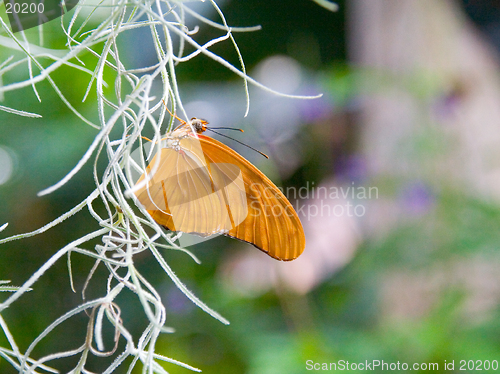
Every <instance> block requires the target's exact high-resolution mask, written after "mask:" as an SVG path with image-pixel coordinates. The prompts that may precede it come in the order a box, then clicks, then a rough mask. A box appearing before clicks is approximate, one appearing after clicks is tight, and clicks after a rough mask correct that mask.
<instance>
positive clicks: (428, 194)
mask: <svg viewBox="0 0 500 374" xmlns="http://www.w3.org/2000/svg"><path fill="white" fill-rule="evenodd" d="M401 201H402V205H403V209H404V210H405V211H407V212H409V213H410V214H414V215H423V214H425V213H427V212H428V211H429V210H430V209H431V208H432V206H433V205H434V203H435V197H434V194H433V193H432V191H431V189H430V188H429V187H428V186H427V185H426V184H425V183H423V182H421V181H417V182H412V183H409V184H407V185H406V186H405V187H403V190H402V193H401Z"/></svg>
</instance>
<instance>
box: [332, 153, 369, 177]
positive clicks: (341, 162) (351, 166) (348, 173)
mask: <svg viewBox="0 0 500 374" xmlns="http://www.w3.org/2000/svg"><path fill="white" fill-rule="evenodd" d="M367 173H368V172H367V164H366V160H365V159H364V157H363V156H361V155H359V154H353V155H345V156H341V157H340V158H339V159H338V160H337V162H336V165H335V175H336V176H337V178H338V179H339V180H343V181H347V182H349V183H350V182H354V183H356V184H362V183H363V182H364V181H365V180H366V178H367Z"/></svg>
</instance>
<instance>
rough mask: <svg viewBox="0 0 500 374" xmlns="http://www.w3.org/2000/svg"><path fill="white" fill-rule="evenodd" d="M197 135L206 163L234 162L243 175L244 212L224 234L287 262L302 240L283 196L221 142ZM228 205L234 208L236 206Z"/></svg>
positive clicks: (302, 244)
mask: <svg viewBox="0 0 500 374" xmlns="http://www.w3.org/2000/svg"><path fill="white" fill-rule="evenodd" d="M198 138H199V140H200V143H201V148H202V150H203V154H204V156H205V159H206V161H207V164H208V165H212V164H217V165H219V164H222V165H227V164H230V165H235V166H237V167H238V169H239V170H240V171H241V174H242V177H243V182H244V188H245V194H246V198H247V199H246V200H247V202H246V204H247V209H248V214H247V216H246V218H245V219H244V220H243V222H241V223H240V224H239V225H237V226H236V227H234V228H232V229H231V230H229V232H228V233H224V235H227V236H230V237H233V238H236V239H240V240H242V241H245V242H248V243H251V244H253V245H254V246H255V247H257V248H259V249H260V250H262V251H263V252H266V253H267V254H268V255H269V256H271V257H274V258H276V259H278V260H284V261H290V260H293V259H295V258H297V257H298V256H300V254H301V253H302V252H303V251H304V248H305V243H306V242H305V236H304V230H303V228H302V224H301V222H300V219H299V217H298V216H297V213H296V212H295V210H294V209H293V207H292V205H291V204H290V202H289V201H288V199H287V198H286V197H285V195H283V193H282V192H281V191H280V190H279V189H278V188H277V187H276V186H275V185H274V183H273V182H272V181H271V180H270V179H269V178H267V177H266V176H265V175H264V174H263V173H262V172H261V171H260V170H259V169H257V168H256V167H255V166H254V165H252V164H251V163H250V162H249V161H248V160H246V159H245V158H243V157H242V156H241V155H239V154H238V153H237V152H235V151H234V150H232V149H231V148H229V147H228V146H226V145H225V144H223V143H221V142H219V141H217V140H215V139H213V138H210V137H208V136H204V135H198ZM227 177H228V178H230V177H231V176H230V175H229V176H227ZM230 207H231V210H234V209H237V208H238V205H237V204H234V206H231V205H230Z"/></svg>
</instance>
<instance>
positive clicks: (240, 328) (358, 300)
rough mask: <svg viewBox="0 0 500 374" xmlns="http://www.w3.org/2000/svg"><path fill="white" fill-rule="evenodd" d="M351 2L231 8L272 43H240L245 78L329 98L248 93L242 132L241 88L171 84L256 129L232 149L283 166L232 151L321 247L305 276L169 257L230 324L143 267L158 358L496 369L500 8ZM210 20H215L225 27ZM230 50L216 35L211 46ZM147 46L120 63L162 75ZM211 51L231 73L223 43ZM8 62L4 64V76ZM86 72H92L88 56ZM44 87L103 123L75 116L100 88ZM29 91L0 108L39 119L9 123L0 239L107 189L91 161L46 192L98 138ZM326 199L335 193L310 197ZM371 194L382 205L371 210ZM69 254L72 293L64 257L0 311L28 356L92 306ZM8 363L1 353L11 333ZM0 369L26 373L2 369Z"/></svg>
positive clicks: (46, 347)
mask: <svg viewBox="0 0 500 374" xmlns="http://www.w3.org/2000/svg"><path fill="white" fill-rule="evenodd" d="M338 4H339V6H340V10H339V12H337V13H330V12H328V11H327V10H325V9H323V8H321V7H320V6H318V5H317V4H315V3H314V2H312V1H308V0H300V1H294V2H293V4H290V2H278V1H265V0H252V1H243V0H232V1H225V2H221V3H220V5H221V8H222V10H223V11H224V14H225V16H226V19H227V21H228V23H229V24H230V25H234V26H253V25H258V24H259V25H262V30H261V31H257V32H253V33H238V34H235V38H236V41H237V42H238V45H239V47H240V49H241V53H242V55H243V58H244V60H245V63H246V66H247V70H248V72H249V74H250V75H251V76H254V77H256V78H257V79H258V80H259V81H262V82H263V83H265V84H268V85H270V86H271V87H275V88H277V89H278V90H280V89H281V90H283V91H285V92H286V91H287V90H288V91H290V92H288V93H295V94H311V95H312V94H317V93H320V92H321V93H323V94H324V95H323V97H322V98H320V99H317V100H307V101H297V100H291V99H283V98H277V97H273V96H271V95H269V94H267V93H265V92H263V91H261V90H259V89H254V88H251V104H250V105H251V106H250V114H249V116H248V117H247V118H243V114H244V111H245V102H244V100H245V97H244V91H243V84H242V81H241V80H240V79H238V78H237V77H235V76H234V75H233V74H232V73H231V72H229V71H228V70H227V69H225V68H223V67H222V66H220V65H218V64H217V63H215V62H213V61H211V60H209V59H208V58H205V57H203V56H200V57H199V58H196V59H194V60H192V61H190V62H188V63H186V64H181V65H180V66H179V68H178V70H177V74H178V77H177V78H178V81H179V84H180V87H181V95H182V97H183V101H184V104H185V105H186V108H187V110H188V113H189V114H192V115H193V116H199V117H202V118H206V119H208V120H209V121H210V122H211V123H212V124H214V125H217V126H235V127H241V128H244V129H245V135H244V136H243V135H242V138H240V137H238V139H239V140H243V141H245V142H246V143H247V144H249V145H251V146H253V147H256V148H258V149H260V150H262V151H263V152H266V153H268V154H269V155H270V156H271V160H270V161H266V160H263V159H261V157H260V156H259V155H258V154H256V153H253V152H252V151H250V150H248V149H245V148H243V149H242V148H240V147H239V146H238V145H237V144H236V143H231V142H230V141H226V140H224V142H225V143H226V144H228V145H230V146H231V147H233V148H234V149H237V150H238V151H239V152H241V153H242V154H243V155H244V156H245V157H248V158H249V159H250V160H251V161H252V162H254V163H255V164H256V165H257V166H258V167H259V168H261V169H262V170H263V171H265V172H266V174H267V175H269V176H270V178H271V179H273V180H274V181H275V182H276V183H277V184H278V185H280V186H283V187H284V188H288V191H289V192H290V193H289V195H288V197H289V198H290V200H291V201H292V203H293V205H294V206H296V207H305V208H304V209H302V210H300V211H299V214H300V216H301V219H302V222H303V225H304V228H305V232H306V239H307V247H306V250H305V253H304V254H303V255H302V256H301V258H299V259H298V260H296V261H294V262H292V263H278V262H276V261H274V260H272V259H271V258H269V257H267V256H266V255H264V254H263V253H260V252H259V251H257V250H256V249H255V248H253V247H252V246H250V245H245V244H242V243H239V242H236V241H233V240H231V239H229V238H217V239H214V240H211V241H208V242H205V243H202V244H199V245H197V246H195V247H193V248H192V249H193V252H194V253H195V254H196V255H197V256H198V257H199V258H200V259H201V261H202V264H201V265H196V264H195V263H193V261H192V260H191V259H190V258H189V257H188V256H186V255H185V254H182V253H179V252H174V251H172V252H164V256H165V258H166V259H167V261H168V262H169V264H170V266H171V267H172V269H173V270H174V271H175V272H176V274H177V275H178V276H179V277H180V278H181V279H182V280H183V281H184V282H185V283H186V284H187V286H188V287H189V288H190V289H191V290H193V291H194V293H195V294H196V295H197V296H198V297H200V299H201V300H203V301H204V302H206V303H207V304H208V305H209V306H210V307H212V308H213V309H215V310H216V311H218V312H219V313H221V314H222V315H223V316H224V317H226V318H227V319H228V320H229V321H230V322H231V324H230V325H229V326H224V325H223V324H221V323H220V322H218V321H216V320H214V319H213V318H211V317H210V316H209V315H207V314H205V313H204V312H203V311H201V310H200V309H198V308H197V307H196V306H195V305H193V304H192V303H191V302H190V301H189V300H188V299H187V298H186V297H185V296H184V295H183V294H182V293H181V292H180V291H179V290H178V289H176V287H175V286H174V284H173V283H172V282H171V281H170V279H169V278H168V276H167V275H166V274H164V273H163V272H162V270H161V268H160V267H159V266H158V264H157V263H156V261H155V260H154V258H153V256H151V255H149V254H142V255H141V256H140V257H139V258H137V259H136V261H137V266H138V268H139V270H140V271H141V272H142V273H143V274H147V275H148V277H149V278H148V280H149V281H150V282H151V283H152V284H153V285H155V286H156V288H157V290H159V292H161V295H162V298H163V300H164V303H165V305H166V308H167V322H166V325H167V326H171V327H173V328H175V330H176V332H175V333H173V334H164V335H162V336H161V338H160V340H159V342H158V353H160V354H163V355H165V356H168V357H171V358H173V359H176V360H179V361H182V362H185V363H187V364H189V365H192V366H194V367H197V368H200V369H201V370H202V371H203V372H204V373H231V374H232V373H248V374H272V373H305V372H308V367H307V366H306V362H307V361H308V360H311V361H312V362H314V363H324V362H326V363H330V362H338V361H339V360H346V361H349V362H351V363H364V362H365V361H372V360H380V361H382V360H383V361H384V362H386V363H396V362H398V361H399V362H400V363H408V364H409V365H413V363H438V364H439V370H435V371H437V372H444V371H447V372H450V371H451V372H453V370H445V368H444V363H445V361H446V362H448V363H450V362H452V361H453V360H454V362H455V370H454V371H460V370H459V368H460V366H461V365H460V360H466V361H467V362H469V360H473V363H474V365H477V362H479V361H477V360H480V361H481V360H482V361H485V360H489V362H493V361H494V360H496V361H497V362H498V361H500V353H499V352H500V309H499V307H498V305H499V301H500V273H499V272H498V268H499V265H500V256H499V254H498V247H499V242H500V230H499V225H500V205H499V198H500V177H499V176H500V154H499V151H498V150H499V149H500V113H499V109H498V108H500V106H498V102H499V101H497V99H500V83H499V81H500V79H499V74H498V73H499V71H500V70H499V66H500V65H499V62H498V56H497V54H498V51H497V49H496V47H495V45H497V43H498V41H499V40H500V38H499V37H498V35H500V34H498V33H497V30H500V27H498V25H500V15H499V12H500V10H499V9H500V7H498V5H496V3H495V2H489V1H466V0H464V1H463V2H459V1H454V2H453V1H444V0H436V1H434V0H432V1H428V0H425V1H419V0H402V1H399V2H394V1H391V2H389V1H384V0H373V1H372V0H353V1H340V2H338ZM206 8H207V9H208V8H209V7H206ZM199 9H201V10H200V11H203V7H200V8H199ZM204 15H205V16H207V17H208V18H211V19H216V15H215V13H214V12H208V13H204ZM46 26H47V27H46V36H45V43H46V44H45V46H47V47H51V48H63V47H64V41H65V39H64V35H63V34H62V32H60V31H59V28H58V24H57V21H56V22H55V23H54V22H51V23H50V24H47V25H46ZM217 36H220V32H219V31H217V30H214V29H213V28H210V27H207V26H204V27H201V29H200V31H199V35H197V40H198V41H199V42H200V43H201V42H203V41H208V40H210V39H212V38H214V37H217ZM143 37H144V35H143V34H141V31H137V32H135V33H131V34H130V35H129V34H127V35H125V36H124V37H123V45H124V46H125V45H133V46H134V48H133V49H132V50H131V49H130V48H129V49H128V51H129V56H126V57H125V58H124V60H125V61H128V63H129V64H130V66H129V67H130V68H132V67H140V66H145V65H148V64H151V63H153V62H154V55H153V50H152V45H148V42H147V40H144V39H143ZM125 50H126V49H125ZM211 50H212V51H213V52H215V53H218V54H220V55H221V56H223V57H224V58H226V59H228V60H229V61H231V62H233V63H234V64H237V57H236V54H235V52H234V49H232V45H231V43H230V42H225V43H222V44H219V45H217V46H215V47H214V48H213V49H211ZM10 53H11V51H8V50H0V62H2V61H4V60H5V59H6V58H7V57H8V55H9V54H10ZM82 59H83V61H84V62H86V63H88V64H89V66H93V65H92V64H95V59H93V58H92V57H91V56H90V55H86V56H83V57H82ZM23 69H25V66H24V65H23V67H20V68H19V69H18V71H16V72H14V73H15V74H12V75H5V76H3V77H1V78H2V79H3V84H7V83H10V82H11V80H12V81H14V80H15V79H18V78H17V77H18V76H23V75H26V72H25V70H23ZM70 74H71V75H70ZM51 76H52V77H53V79H54V80H55V81H56V82H57V83H58V84H59V85H60V87H61V88H62V90H63V92H64V94H65V95H66V97H67V98H68V99H69V101H70V102H71V103H72V104H73V105H75V106H76V107H77V108H78V109H79V110H80V111H82V113H84V114H85V115H86V116H88V117H89V118H90V119H93V120H96V118H97V110H96V106H95V91H92V90H91V94H90V96H89V98H88V99H87V101H86V102H85V103H83V104H82V103H81V100H82V98H83V94H84V92H85V89H86V86H87V84H88V80H89V76H88V75H85V74H83V73H81V74H75V73H74V71H73V70H70V69H68V68H61V69H59V70H58V71H57V72H56V73H54V74H52V75H51ZM110 86H111V88H110V91H109V92H108V93H111V92H112V91H111V90H112V86H113V85H112V84H111V85H110ZM37 89H38V90H39V92H40V95H41V97H42V103H39V102H38V101H37V100H36V97H35V95H34V94H33V92H32V90H31V89H24V90H20V91H14V92H7V93H5V96H4V100H3V101H2V102H1V104H2V105H4V106H11V107H15V108H16V109H22V110H29V111H31V112H36V113H39V114H41V115H43V119H27V118H22V117H18V116H15V115H11V114H7V113H5V112H0V183H1V184H0V225H1V224H3V223H5V222H9V227H8V228H7V229H6V230H5V231H4V232H2V233H1V236H2V237H6V236H10V235H14V234H19V233H23V232H28V231H32V230H35V229H37V228H39V227H41V226H43V225H44V224H46V223H48V222H50V221H51V220H53V219H55V218H56V217H58V216H59V215H61V214H62V213H64V212H66V211H67V210H68V209H70V208H71V207H73V206H74V205H76V204H77V203H79V202H80V201H82V200H83V199H84V198H85V197H86V196H87V195H88V194H89V193H90V192H91V191H92V190H93V188H94V181H93V178H92V174H91V173H92V167H91V165H87V166H86V167H84V168H83V169H82V170H81V171H80V172H79V173H78V174H77V175H76V176H75V177H74V178H73V179H72V180H71V181H70V182H69V183H68V184H67V185H66V186H64V187H63V188H61V189H60V190H58V191H57V192H55V193H53V194H51V195H48V196H44V197H41V198H39V197H37V196H36V193H37V192H38V191H40V190H42V189H44V188H46V187H48V186H50V185H52V184H54V183H55V182H57V181H59V180H60V179H61V178H62V177H63V176H64V175H65V174H66V173H67V172H68V171H69V170H71V168H72V167H73V166H74V165H75V164H76V163H77V162H78V160H79V159H80V157H81V156H82V155H83V153H84V152H85V150H86V149H87V147H88V146H89V144H90V143H91V142H92V140H93V138H94V136H95V135H96V130H95V129H93V128H91V127H89V126H87V125H85V124H84V123H82V121H80V120H79V119H77V118H76V117H75V116H74V115H73V114H72V113H71V112H70V111H69V110H68V109H67V108H66V107H65V106H64V105H63V104H62V103H61V101H60V99H59V98H57V96H56V95H55V94H54V92H53V90H52V89H51V87H50V86H49V84H47V83H46V82H42V83H39V84H37ZM497 107H498V108H497ZM145 135H148V134H145ZM101 161H103V162H104V161H105V160H101ZM99 167H102V168H103V167H104V164H103V163H101V164H100V165H99ZM319 186H321V187H324V188H326V190H327V191H329V192H328V195H327V196H324V195H323V196H318V193H319V191H320V190H319V188H318V187H319ZM370 187H371V188H372V189H374V190H373V191H376V194H375V193H374V194H373V195H370V196H367V195H363V194H360V193H361V192H363V191H365V192H366V191H368V189H369V188H370ZM301 188H302V190H299V189H301ZM293 191H299V192H301V194H297V195H293V194H292V192H293ZM323 191H325V190H323ZM335 191H337V194H335V193H334V192H335ZM342 191H343V192H344V193H345V192H346V191H348V193H347V194H346V196H342V193H343V192H342ZM353 191H355V194H354V195H353V194H352V192H353ZM333 195H335V196H333ZM348 204H352V206H353V207H358V210H357V211H354V212H356V214H349V213H348V211H347V206H348ZM325 206H328V207H329V208H328V209H327V208H322V207H325ZM339 206H340V208H338V210H334V209H335V207H339ZM95 228H97V224H96V222H95V221H94V220H93V219H92V218H91V217H90V215H89V214H88V213H87V212H86V211H85V210H84V211H83V212H81V213H79V214H78V215H76V216H75V217H72V218H70V219H68V220H66V221H65V222H63V223H62V224H60V225H59V226H57V227H55V228H53V229H51V230H49V231H47V232H46V233H44V234H42V235H38V236H35V237H33V238H29V239H25V240H20V241H14V242H11V243H8V244H4V245H2V246H0V279H2V280H4V279H8V280H11V281H12V284H13V285H22V284H23V282H25V281H26V280H27V278H28V277H29V276H30V275H31V274H32V273H33V272H34V271H36V270H37V269H38V268H39V267H40V266H41V265H42V264H43V263H44V262H45V261H46V260H47V259H48V258H49V257H50V256H51V255H52V254H53V253H55V252H56V251H57V250H58V249H59V248H61V247H63V246H64V245H65V244H67V243H68V242H70V241H72V240H74V239H75V238H78V237H79V236H81V235H84V234H86V233H88V232H89V231H91V230H93V229H95ZM98 243H99V242H98V241H95V242H94V243H93V244H98ZM91 244H92V243H91ZM91 244H87V245H85V248H87V249H92V245H91ZM73 256H74V257H73V274H74V276H75V286H76V288H77V293H73V292H72V291H71V289H70V284H69V278H68V273H67V267H66V262H65V261H64V260H61V261H59V263H58V264H57V265H56V266H54V267H53V268H52V269H51V270H50V271H49V272H47V273H46V274H45V275H44V276H43V277H42V278H41V279H40V281H38V282H37V283H36V284H35V286H34V290H33V291H32V292H30V293H28V294H26V295H25V296H23V297H22V298H21V299H20V300H18V301H17V302H16V303H15V304H14V305H13V306H12V307H11V308H9V309H7V310H5V311H4V312H2V316H3V318H5V319H6V320H7V322H8V324H9V326H10V328H11V331H12V332H13V334H14V336H15V338H16V342H17V343H18V345H19V346H20V348H21V351H22V350H24V349H26V347H27V346H28V345H29V344H30V343H31V342H32V340H33V339H34V338H35V337H36V336H37V335H38V334H39V333H40V332H41V331H43V329H44V328H45V327H46V326H47V325H49V324H50V323H51V322H52V321H53V320H54V319H56V318H57V317H59V316H60V315H61V314H63V313H64V312H66V311H67V310H69V309H71V308H73V307H74V306H76V305H78V303H79V302H81V295H80V291H81V289H82V287H83V283H84V281H85V278H86V276H87V274H88V272H89V270H90V268H91V267H92V265H93V263H92V261H90V260H89V259H88V258H85V257H83V256H78V255H73ZM105 279H106V272H105V271H104V270H103V269H100V270H98V272H97V274H96V277H95V279H93V281H92V282H91V284H90V286H89V289H88V292H87V297H88V298H92V297H98V296H100V295H102V294H103V293H104V292H105V289H104V287H105ZM7 296H8V294H2V295H0V297H1V298H2V300H4V299H5V298H6V297H7ZM129 297H130V299H129V300H127V299H125V296H122V297H121V299H119V301H120V302H121V306H122V313H123V319H124V321H125V324H126V325H127V326H128V327H129V328H130V330H131V331H132V332H134V333H135V334H137V335H138V334H140V333H141V332H142V331H143V329H144V327H145V324H146V320H145V318H144V315H143V313H142V310H141V307H140V304H139V303H138V301H137V300H136V299H135V297H134V296H133V295H129ZM124 305H126V306H127V307H126V308H125V307H124ZM87 322H88V317H87V316H86V315H80V316H79V317H78V318H74V319H72V320H71V323H66V324H65V325H64V329H62V328H60V329H58V330H56V331H55V332H54V333H52V334H51V335H50V336H49V337H48V338H47V339H46V340H45V343H44V344H41V345H39V347H38V348H37V349H36V350H35V353H34V356H36V357H39V356H43V355H46V354H49V353H52V352H57V351H60V350H65V349H69V348H73V347H74V348H76V347H78V346H79V345H81V344H82V342H83V339H84V336H85V333H86V326H87ZM111 335H112V334H110V338H109V340H108V341H107V342H106V343H107V346H108V347H111V346H112V338H111ZM0 346H2V347H7V342H6V339H5V337H4V336H3V335H1V334H0ZM102 361H105V362H107V365H109V363H110V362H111V359H107V361H106V359H100V358H99V359H97V358H91V359H90V360H89V364H88V365H87V369H89V370H92V371H94V372H101V370H102V368H103V367H105V366H104V364H103V362H102ZM57 365H59V366H57ZM74 365H75V361H74V359H67V360H60V361H58V363H57V364H56V365H54V366H56V367H57V368H59V369H60V370H61V372H66V371H67V370H69V369H70V368H72V367H73V366H74ZM107 365H106V366H107ZM164 367H165V369H166V370H167V371H168V372H170V373H188V372H189V370H187V369H184V368H181V367H178V366H176V365H174V364H164ZM464 368H465V370H462V371H461V372H473V371H475V370H470V369H471V367H470V364H469V367H468V368H467V366H465V367H464ZM484 368H485V367H483V369H484ZM375 371H379V370H375ZM394 371H395V372H403V370H394ZM490 371H493V370H490ZM0 372H1V373H14V372H15V371H14V370H13V368H12V367H11V366H10V365H8V364H7V363H6V362H5V360H3V359H0ZM117 372H125V369H122V371H120V370H118V371H117ZM135 372H139V370H136V371H135Z"/></svg>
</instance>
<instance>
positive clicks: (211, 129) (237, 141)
mask: <svg viewBox="0 0 500 374" xmlns="http://www.w3.org/2000/svg"><path fill="white" fill-rule="evenodd" d="M219 129H220V127H219ZM207 130H210V131H212V132H214V133H216V134H217V135H220V136H223V137H225V138H228V139H231V140H234V141H235V142H236V143H240V144H241V145H244V146H245V147H248V148H250V149H252V150H254V151H255V152H257V153H260V154H261V155H262V156H264V157H265V158H267V159H269V156H268V155H266V154H265V153H264V152H261V151H259V150H258V149H255V148H253V147H250V146H249V145H248V144H245V143H243V142H240V141H239V140H236V139H234V138H231V137H230V136H227V135H224V134H221V133H220V132H218V131H214V130H213V128H207ZM233 130H241V129H233ZM241 132H243V130H241Z"/></svg>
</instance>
